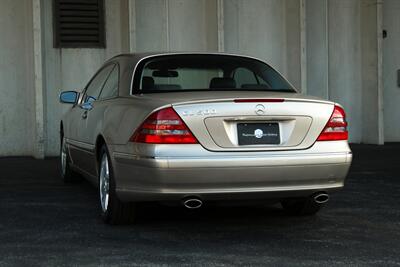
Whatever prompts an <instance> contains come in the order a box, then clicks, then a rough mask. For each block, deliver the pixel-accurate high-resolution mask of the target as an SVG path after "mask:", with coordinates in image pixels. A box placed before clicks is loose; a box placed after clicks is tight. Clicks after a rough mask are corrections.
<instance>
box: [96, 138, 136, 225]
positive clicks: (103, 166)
mask: <svg viewBox="0 0 400 267" xmlns="http://www.w3.org/2000/svg"><path fill="white" fill-rule="evenodd" d="M99 158H100V161H99V171H98V178H99V202H100V212H101V217H102V219H103V221H104V222H105V223H107V224H111V225H118V224H132V223H134V221H135V204H134V203H131V202H128V203H124V202H122V201H121V200H119V198H118V196H117V194H116V190H115V188H116V186H115V178H114V174H113V168H112V165H111V161H110V155H109V153H108V150H107V148H106V146H105V145H103V147H102V148H101V150H100V157H99Z"/></svg>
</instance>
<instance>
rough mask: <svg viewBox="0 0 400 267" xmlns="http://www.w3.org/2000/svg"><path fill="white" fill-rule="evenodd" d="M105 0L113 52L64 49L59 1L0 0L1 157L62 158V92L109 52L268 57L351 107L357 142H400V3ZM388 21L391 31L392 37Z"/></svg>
mask: <svg viewBox="0 0 400 267" xmlns="http://www.w3.org/2000/svg"><path fill="white" fill-rule="evenodd" d="M105 3H106V40H107V47H106V49H55V48H53V33H52V7H51V4H52V1H51V0H32V1H11V0H3V1H1V2H0V36H2V38H1V40H2V41H1V42H0V132H1V133H2V136H1V139H0V155H1V156H7V155H35V156H38V157H42V156H44V155H49V156H51V155H57V154H58V147H59V138H58V124H59V119H60V117H61V115H62V114H63V112H65V110H66V109H67V107H65V106H63V105H60V104H59V103H58V94H59V93H60V92H61V91H62V90H76V89H80V88H83V87H84V86H85V84H86V83H87V81H88V80H89V78H90V77H91V76H92V75H93V73H94V72H95V71H96V70H97V69H98V67H99V66H100V65H101V64H102V63H103V62H104V61H105V60H106V59H107V58H110V57H111V56H113V55H115V54H118V53H122V52H128V51H131V52H143V51H226V52H231V53H241V54H248V55H253V56H256V57H260V58H262V59H264V60H266V61H267V62H269V63H270V64H271V65H272V66H274V67H275V68H276V69H278V70H279V71H280V72H282V73H283V74H284V75H285V76H286V77H288V79H289V80H290V81H291V82H292V83H293V84H294V85H295V86H296V87H297V88H299V89H300V90H301V91H302V92H304V93H307V94H311V95H316V96H320V97H322V98H326V99H331V100H334V101H338V102H340V103H341V104H343V105H344V107H345V108H346V110H347V112H348V115H349V122H350V137H351V138H350V141H352V142H367V143H383V141H384V140H388V141H400V126H396V125H397V124H396V125H394V124H393V123H391V122H392V121H393V120H394V119H396V114H399V112H400V110H399V105H397V102H398V101H397V99H398V97H399V91H400V90H398V88H397V84H396V83H395V81H394V79H393V78H396V76H395V73H394V69H397V68H398V67H397V66H398V65H400V64H398V63H399V61H400V60H397V56H395V55H396V54H395V53H391V52H390V53H388V52H382V51H383V50H382V47H383V48H385V49H386V51H395V52H396V51H397V49H399V48H397V47H398V45H396V42H397V41H398V40H400V32H399V31H398V27H397V26H396V25H397V24H396V23H397V22H398V21H397V20H396V17H397V13H396V10H398V8H399V5H398V1H397V0H384V2H383V0H251V1H249V0H105ZM383 3H384V4H383ZM382 6H383V7H382ZM382 9H383V11H382ZM383 15H384V16H383ZM38 22H39V23H38ZM383 25H384V26H383ZM382 27H387V29H388V32H389V37H388V38H387V39H385V40H383V41H382V36H381V30H382ZM397 44H398V42H397ZM397 54H399V53H397ZM38 64H39V65H38ZM383 87H384V89H385V92H387V93H385V94H383ZM8 88H12V90H9V89H8ZM383 107H385V110H383ZM40 108H41V109H43V110H42V111H41V109H40ZM384 122H385V123H384ZM399 125H400V124H399ZM384 130H385V131H384ZM384 138H385V139H384ZM40 151H43V152H40Z"/></svg>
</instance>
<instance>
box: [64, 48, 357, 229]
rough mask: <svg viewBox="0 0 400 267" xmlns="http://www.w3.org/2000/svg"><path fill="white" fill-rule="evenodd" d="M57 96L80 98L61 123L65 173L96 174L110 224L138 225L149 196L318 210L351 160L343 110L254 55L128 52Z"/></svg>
mask: <svg viewBox="0 0 400 267" xmlns="http://www.w3.org/2000/svg"><path fill="white" fill-rule="evenodd" d="M60 101H61V102H62V103H68V104H71V108H70V109H69V111H68V112H67V113H66V114H65V115H64V117H63V118H62V120H61V123H60V137H61V149H60V151H61V152H60V154H61V174H62V178H63V180H64V181H65V182H68V181H72V180H74V179H76V178H77V177H79V176H80V175H83V176H84V177H86V178H87V179H89V180H90V181H91V182H93V183H94V184H95V185H96V186H97V187H98V188H99V203H100V211H101V214H102V217H103V219H104V221H105V222H106V223H110V224H120V223H130V222H133V220H134V218H135V207H136V206H137V205H138V204H139V203H140V202H148V201H157V202H176V203H181V204H182V205H183V206H185V207H186V208H189V209H196V208H200V207H201V206H202V205H203V203H204V204H207V203H212V202H215V201H223V200H233V199H236V200H245V199H246V200H249V199H257V200H268V201H270V200H273V201H276V202H280V203H281V204H282V206H283V208H284V209H285V210H286V211H288V212H289V213H291V214H297V215H310V214H315V213H316V212H317V211H318V210H319V209H320V208H321V206H322V205H323V204H324V203H325V202H327V201H328V199H329V194H330V193H331V192H334V191H336V190H338V189H340V188H342V187H343V183H344V180H345V177H346V175H347V173H348V170H349V167H350V164H351V160H352V153H351V150H350V148H349V145H348V141H347V140H348V131H347V122H346V115H345V112H344V110H343V108H342V107H341V106H340V105H339V104H337V103H333V102H331V101H327V100H322V99H319V98H316V97H309V96H305V95H302V94H299V93H297V91H296V89H295V88H293V86H292V85H291V84H290V83H289V82H288V81H287V80H285V79H284V78H283V77H282V76H281V75H280V74H279V73H278V72H277V71H276V70H274V69H273V68H272V67H270V66H269V65H268V64H266V63H265V62H263V61H261V60H259V59H256V58H252V57H247V56H239V55H230V54H223V53H147V54H124V55H119V56H116V57H114V58H112V59H110V60H108V61H107V62H106V63H104V65H103V66H102V67H101V68H100V70H99V71H98V72H97V73H96V74H95V75H94V76H93V78H92V79H91V80H90V81H89V83H88V84H87V86H86V87H85V88H84V89H83V90H82V91H80V92H74V91H66V92H63V93H61V95H60Z"/></svg>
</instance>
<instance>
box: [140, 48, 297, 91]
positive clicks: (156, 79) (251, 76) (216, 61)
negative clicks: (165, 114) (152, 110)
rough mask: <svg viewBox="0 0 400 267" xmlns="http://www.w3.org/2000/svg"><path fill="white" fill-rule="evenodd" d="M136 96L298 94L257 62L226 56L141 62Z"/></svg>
mask: <svg viewBox="0 0 400 267" xmlns="http://www.w3.org/2000/svg"><path fill="white" fill-rule="evenodd" d="M134 86H135V88H138V89H139V90H136V92H137V93H152V92H173V91H185V90H191V91H195V90H196V91H221V90H235V91H254V90H260V91H283V92H295V90H294V89H293V88H292V86H291V85H290V84H289V83H288V82H287V81H286V80H285V79H284V78H283V77H282V76H281V75H280V74H279V73H278V72H276V71H275V70H274V69H273V68H271V67H270V66H268V65H267V64H265V63H263V62H261V61H258V60H256V59H250V58H246V57H238V56H227V55H166V56H158V57H153V58H150V59H147V60H145V61H144V62H141V63H140V64H139V66H138V68H137V72H136V73H135V85H134Z"/></svg>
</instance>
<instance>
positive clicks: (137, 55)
mask: <svg viewBox="0 0 400 267" xmlns="http://www.w3.org/2000/svg"><path fill="white" fill-rule="evenodd" d="M173 55H221V56H235V57H244V58H251V59H256V60H259V61H263V60H261V59H259V58H256V57H252V56H248V55H240V54H232V53H226V52H204V51H198V52H197V51H192V52H189V51H187V52H142V53H124V54H119V55H116V56H114V57H112V58H111V59H109V60H115V59H118V58H123V57H128V58H129V57H130V58H133V59H135V61H140V60H141V59H144V58H147V57H153V56H173ZM263 62H264V61H263Z"/></svg>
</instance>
